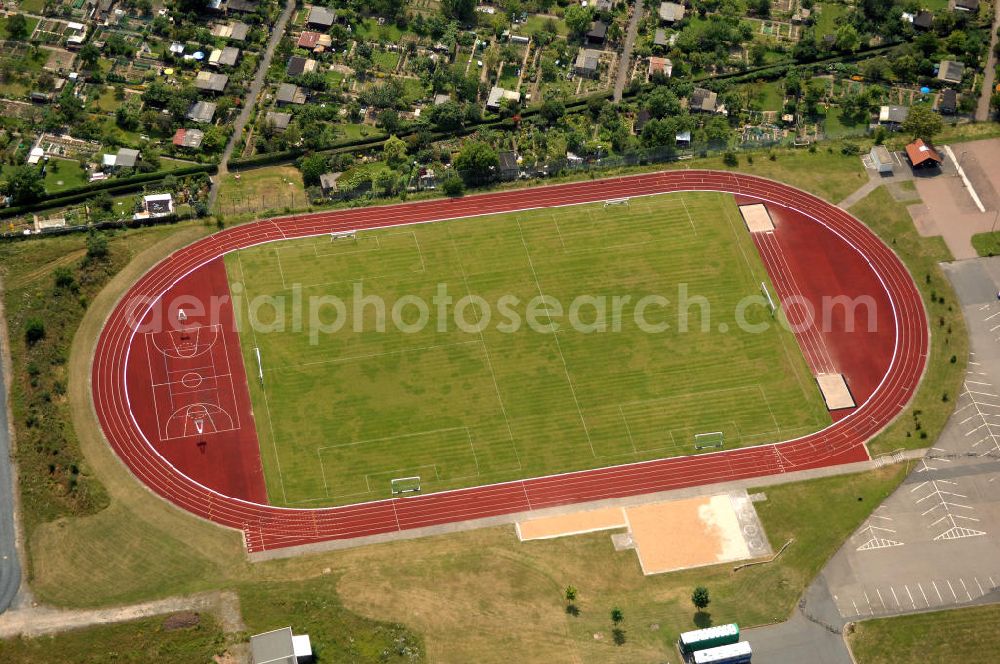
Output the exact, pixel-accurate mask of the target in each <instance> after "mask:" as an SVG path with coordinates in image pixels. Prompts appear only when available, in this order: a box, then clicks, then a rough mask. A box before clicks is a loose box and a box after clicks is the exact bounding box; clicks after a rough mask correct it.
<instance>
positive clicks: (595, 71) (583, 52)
mask: <svg viewBox="0 0 1000 664" xmlns="http://www.w3.org/2000/svg"><path fill="white" fill-rule="evenodd" d="M600 65H601V51H595V50H594V49H591V48H581V49H580V50H579V52H577V54H576V62H574V63H573V73H574V74H577V75H578V76H584V77H586V78H597V77H598V75H599V74H600Z"/></svg>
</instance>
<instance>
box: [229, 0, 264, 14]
mask: <svg viewBox="0 0 1000 664" xmlns="http://www.w3.org/2000/svg"><path fill="white" fill-rule="evenodd" d="M259 6H260V3H259V2H258V1H257V0H226V11H227V12H229V13H235V14H253V13H254V12H256V11H257V7H259Z"/></svg>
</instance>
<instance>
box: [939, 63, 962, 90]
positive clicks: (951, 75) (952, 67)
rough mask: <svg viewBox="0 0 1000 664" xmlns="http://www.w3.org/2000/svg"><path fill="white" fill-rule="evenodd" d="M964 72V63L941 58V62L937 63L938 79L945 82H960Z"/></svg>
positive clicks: (956, 83)
mask: <svg viewBox="0 0 1000 664" xmlns="http://www.w3.org/2000/svg"><path fill="white" fill-rule="evenodd" d="M964 74H965V63H964V62H956V61H954V60H942V61H941V64H940V65H938V75H937V77H938V80H939V81H944V82H945V83H954V84H955V85H958V84H959V83H961V82H962V76H963V75H964Z"/></svg>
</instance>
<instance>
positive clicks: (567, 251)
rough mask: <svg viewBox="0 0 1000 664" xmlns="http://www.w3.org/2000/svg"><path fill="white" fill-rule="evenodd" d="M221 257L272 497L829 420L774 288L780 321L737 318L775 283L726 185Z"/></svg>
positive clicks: (575, 462)
mask: <svg viewBox="0 0 1000 664" xmlns="http://www.w3.org/2000/svg"><path fill="white" fill-rule="evenodd" d="M226 266H227V270H228V272H229V278H230V282H231V287H232V289H233V294H234V296H235V300H234V301H235V303H236V307H237V312H238V322H239V326H240V337H241V341H242V349H243V356H244V359H245V362H246V369H247V376H248V378H249V382H250V396H251V400H252V403H253V408H254V415H255V420H256V426H257V433H258V436H259V439H260V449H261V458H262V461H263V466H264V474H265V477H266V482H267V488H268V494H269V497H270V500H271V502H272V503H273V504H276V505H288V506H302V507H310V506H322V505H339V504H347V503H354V502H362V501H367V500H373V499H377V498H385V497H388V496H389V495H391V485H392V482H391V481H392V480H393V479H394V478H402V477H411V476H418V477H419V478H420V486H421V490H422V491H423V492H424V493H427V492H430V491H438V490H443V489H452V488H459V487H468V486H475V485H479V484H488V483H493V482H499V481H504V480H511V479H518V478H526V477H534V476H538V475H545V474H550V473H557V472H565V471H571V470H580V469H585V468H596V467H602V466H609V465H614V464H620V463H627V462H632V461H637V460H645V459H655V458H660V457H669V456H679V455H687V454H695V453H698V450H696V449H695V435H696V434H699V433H709V432H722V433H723V434H724V437H725V447H726V448H732V447H741V446H746V445H757V444H761V443H767V442H774V441H778V440H784V439H787V438H790V437H794V436H796V435H801V434H804V433H807V432H811V431H815V430H817V429H819V428H822V427H823V426H825V425H827V424H829V421H830V420H829V415H828V414H827V411H826V409H825V407H824V405H823V401H822V398H821V396H820V393H819V390H818V388H817V387H816V384H815V381H814V380H813V379H812V377H811V376H810V374H809V371H808V369H807V367H806V364H805V361H804V359H803V357H802V354H801V352H800V350H799V348H798V345H797V343H796V341H795V338H794V336H793V335H792V334H791V332H789V331H787V330H785V329H784V328H783V327H781V326H780V325H778V324H776V323H775V321H774V319H772V317H771V313H770V311H769V310H768V308H767V307H766V306H764V305H763V304H761V303H760V302H751V303H750V304H749V306H747V307H745V308H744V310H743V311H744V319H745V320H746V321H747V322H749V323H763V324H766V325H765V326H764V327H766V329H765V330H764V331H753V332H751V331H748V330H745V329H742V328H741V326H739V325H737V319H738V316H737V310H738V306H739V303H740V301H741V300H743V299H744V298H746V297H747V296H758V297H759V295H760V284H761V282H762V281H763V282H766V283H767V284H768V288H770V291H771V293H773V292H774V289H773V287H771V285H770V281H769V279H768V276H767V272H766V271H765V269H764V267H763V265H762V264H761V262H760V259H759V257H758V255H757V252H756V249H755V248H754V246H753V243H752V241H751V239H750V236H749V234H748V233H747V231H746V227H745V226H744V224H743V221H742V219H741V218H740V214H739V210H738V209H737V207H736V204H735V202H734V201H733V198H732V197H731V196H730V195H727V194H713V193H684V194H668V195H663V196H657V197H651V198H640V199H633V200H632V201H631V204H630V205H628V206H623V205H614V206H608V207H605V206H603V205H601V204H597V205H581V206H571V207H563V208H549V209H543V210H536V211H530V212H524V213H512V214H506V215H497V216H492V217H478V218H471V219H461V220H456V221H448V222H437V223H431V224H417V225H410V226H402V227H398V228H391V229H383V230H377V231H361V232H358V233H357V235H356V236H355V237H353V238H351V237H345V238H338V239H332V238H331V237H330V236H328V235H324V236H320V237H315V238H308V239H303V240H288V241H283V242H278V243H271V244H267V245H262V246H259V247H254V248H249V249H245V250H242V251H240V252H237V253H234V254H230V255H228V256H226ZM443 294H446V295H447V296H448V297H450V298H451V302H450V303H443V302H442V300H443V298H442V297H441V296H442V295H443ZM543 296H544V299H543ZM654 297H660V298H666V301H664V300H663V299H653V298H654ZM435 298H436V299H435ZM463 298H464V299H463ZM685 298H686V301H687V303H688V304H687V305H685V306H681V304H680V303H681V302H682V301H684V300H685ZM376 301H378V302H381V303H382V305H381V306H383V307H384V308H383V309H382V310H380V305H379V304H378V302H376ZM421 303H424V304H423V305H421ZM557 306H558V307H561V309H562V310H561V311H559V310H558V309H557ZM682 310H684V311H686V312H687V327H686V329H683V328H684V326H683V321H682ZM487 315H488V317H487ZM456 318H459V319H460V320H461V324H459V322H457V321H456ZM251 321H252V323H251ZM602 323H603V327H602V325H601V324H602ZM258 350H259V354H260V363H259V365H258V359H257V352H258ZM259 368H260V369H262V371H263V381H262V382H261V381H259V380H258V369H259Z"/></svg>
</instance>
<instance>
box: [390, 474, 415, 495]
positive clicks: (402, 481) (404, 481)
mask: <svg viewBox="0 0 1000 664" xmlns="http://www.w3.org/2000/svg"><path fill="white" fill-rule="evenodd" d="M389 484H390V487H391V489H392V495H394V496H401V495H406V494H410V493H420V476H419V475H414V476H413V477H396V478H393V479H391V480H389Z"/></svg>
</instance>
